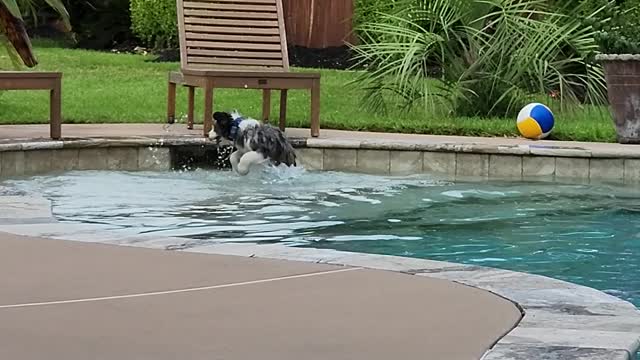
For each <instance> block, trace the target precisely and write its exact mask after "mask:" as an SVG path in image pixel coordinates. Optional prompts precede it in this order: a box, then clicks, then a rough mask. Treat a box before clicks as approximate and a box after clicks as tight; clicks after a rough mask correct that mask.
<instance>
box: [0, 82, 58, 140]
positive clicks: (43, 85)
mask: <svg viewBox="0 0 640 360" xmlns="http://www.w3.org/2000/svg"><path fill="white" fill-rule="evenodd" d="M0 90H49V91H50V93H51V95H50V97H49V126H50V136H51V138H52V139H56V140H57V139H60V138H61V137H62V73H60V72H38V71H34V72H31V71H0Z"/></svg>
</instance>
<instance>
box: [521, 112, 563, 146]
mask: <svg viewBox="0 0 640 360" xmlns="http://www.w3.org/2000/svg"><path fill="white" fill-rule="evenodd" d="M554 122H555V121H554V117H553V112H551V109H549V108H548V107H546V106H545V105H543V104H540V103H532V104H529V105H527V106H525V107H524V108H522V110H520V113H519V114H518V131H520V134H521V135H522V136H524V137H526V138H527V139H534V140H539V139H544V138H546V137H547V136H549V134H550V133H551V130H552V129H553V124H554Z"/></svg>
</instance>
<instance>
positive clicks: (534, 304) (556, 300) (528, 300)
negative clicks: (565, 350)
mask: <svg viewBox="0 0 640 360" xmlns="http://www.w3.org/2000/svg"><path fill="white" fill-rule="evenodd" d="M483 287H484V286H483ZM488 289H489V290H491V291H493V292H495V293H496V294H499V295H501V296H503V297H506V298H508V299H511V300H513V301H515V302H517V303H518V304H519V305H520V306H522V307H523V308H524V309H525V311H528V310H531V309H536V310H541V309H544V310H546V311H549V312H552V313H557V314H562V315H566V314H576V315H602V316H631V317H636V316H638V309H636V307H635V306H633V304H631V303H629V302H626V301H623V300H621V299H619V298H616V297H614V296H611V295H608V294H605V293H603V292H601V291H598V290H596V289H592V288H588V287H585V286H579V285H575V286H574V287H570V288H557V289H535V288H534V289H526V290H522V289H510V288H509V287H505V286H495V287H493V286H491V285H489V286H488Z"/></svg>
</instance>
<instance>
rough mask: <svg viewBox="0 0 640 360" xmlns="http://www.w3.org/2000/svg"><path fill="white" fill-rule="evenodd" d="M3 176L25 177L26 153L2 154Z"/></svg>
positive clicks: (0, 164)
mask: <svg viewBox="0 0 640 360" xmlns="http://www.w3.org/2000/svg"><path fill="white" fill-rule="evenodd" d="M0 156H1V157H2V161H1V163H0V166H2V169H1V170H0V172H1V173H2V176H5V177H6V176H20V175H24V151H4V152H2V153H0Z"/></svg>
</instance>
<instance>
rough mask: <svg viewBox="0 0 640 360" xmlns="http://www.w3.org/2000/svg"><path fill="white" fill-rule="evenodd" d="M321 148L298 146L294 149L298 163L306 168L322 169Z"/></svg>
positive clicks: (322, 151)
mask: <svg viewBox="0 0 640 360" xmlns="http://www.w3.org/2000/svg"><path fill="white" fill-rule="evenodd" d="M323 153H324V150H323V149H314V148H299V149H296V154H297V159H298V160H299V165H302V167H304V168H305V169H307V170H322V169H323V164H322V163H323V160H324V159H323V156H324V155H323Z"/></svg>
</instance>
